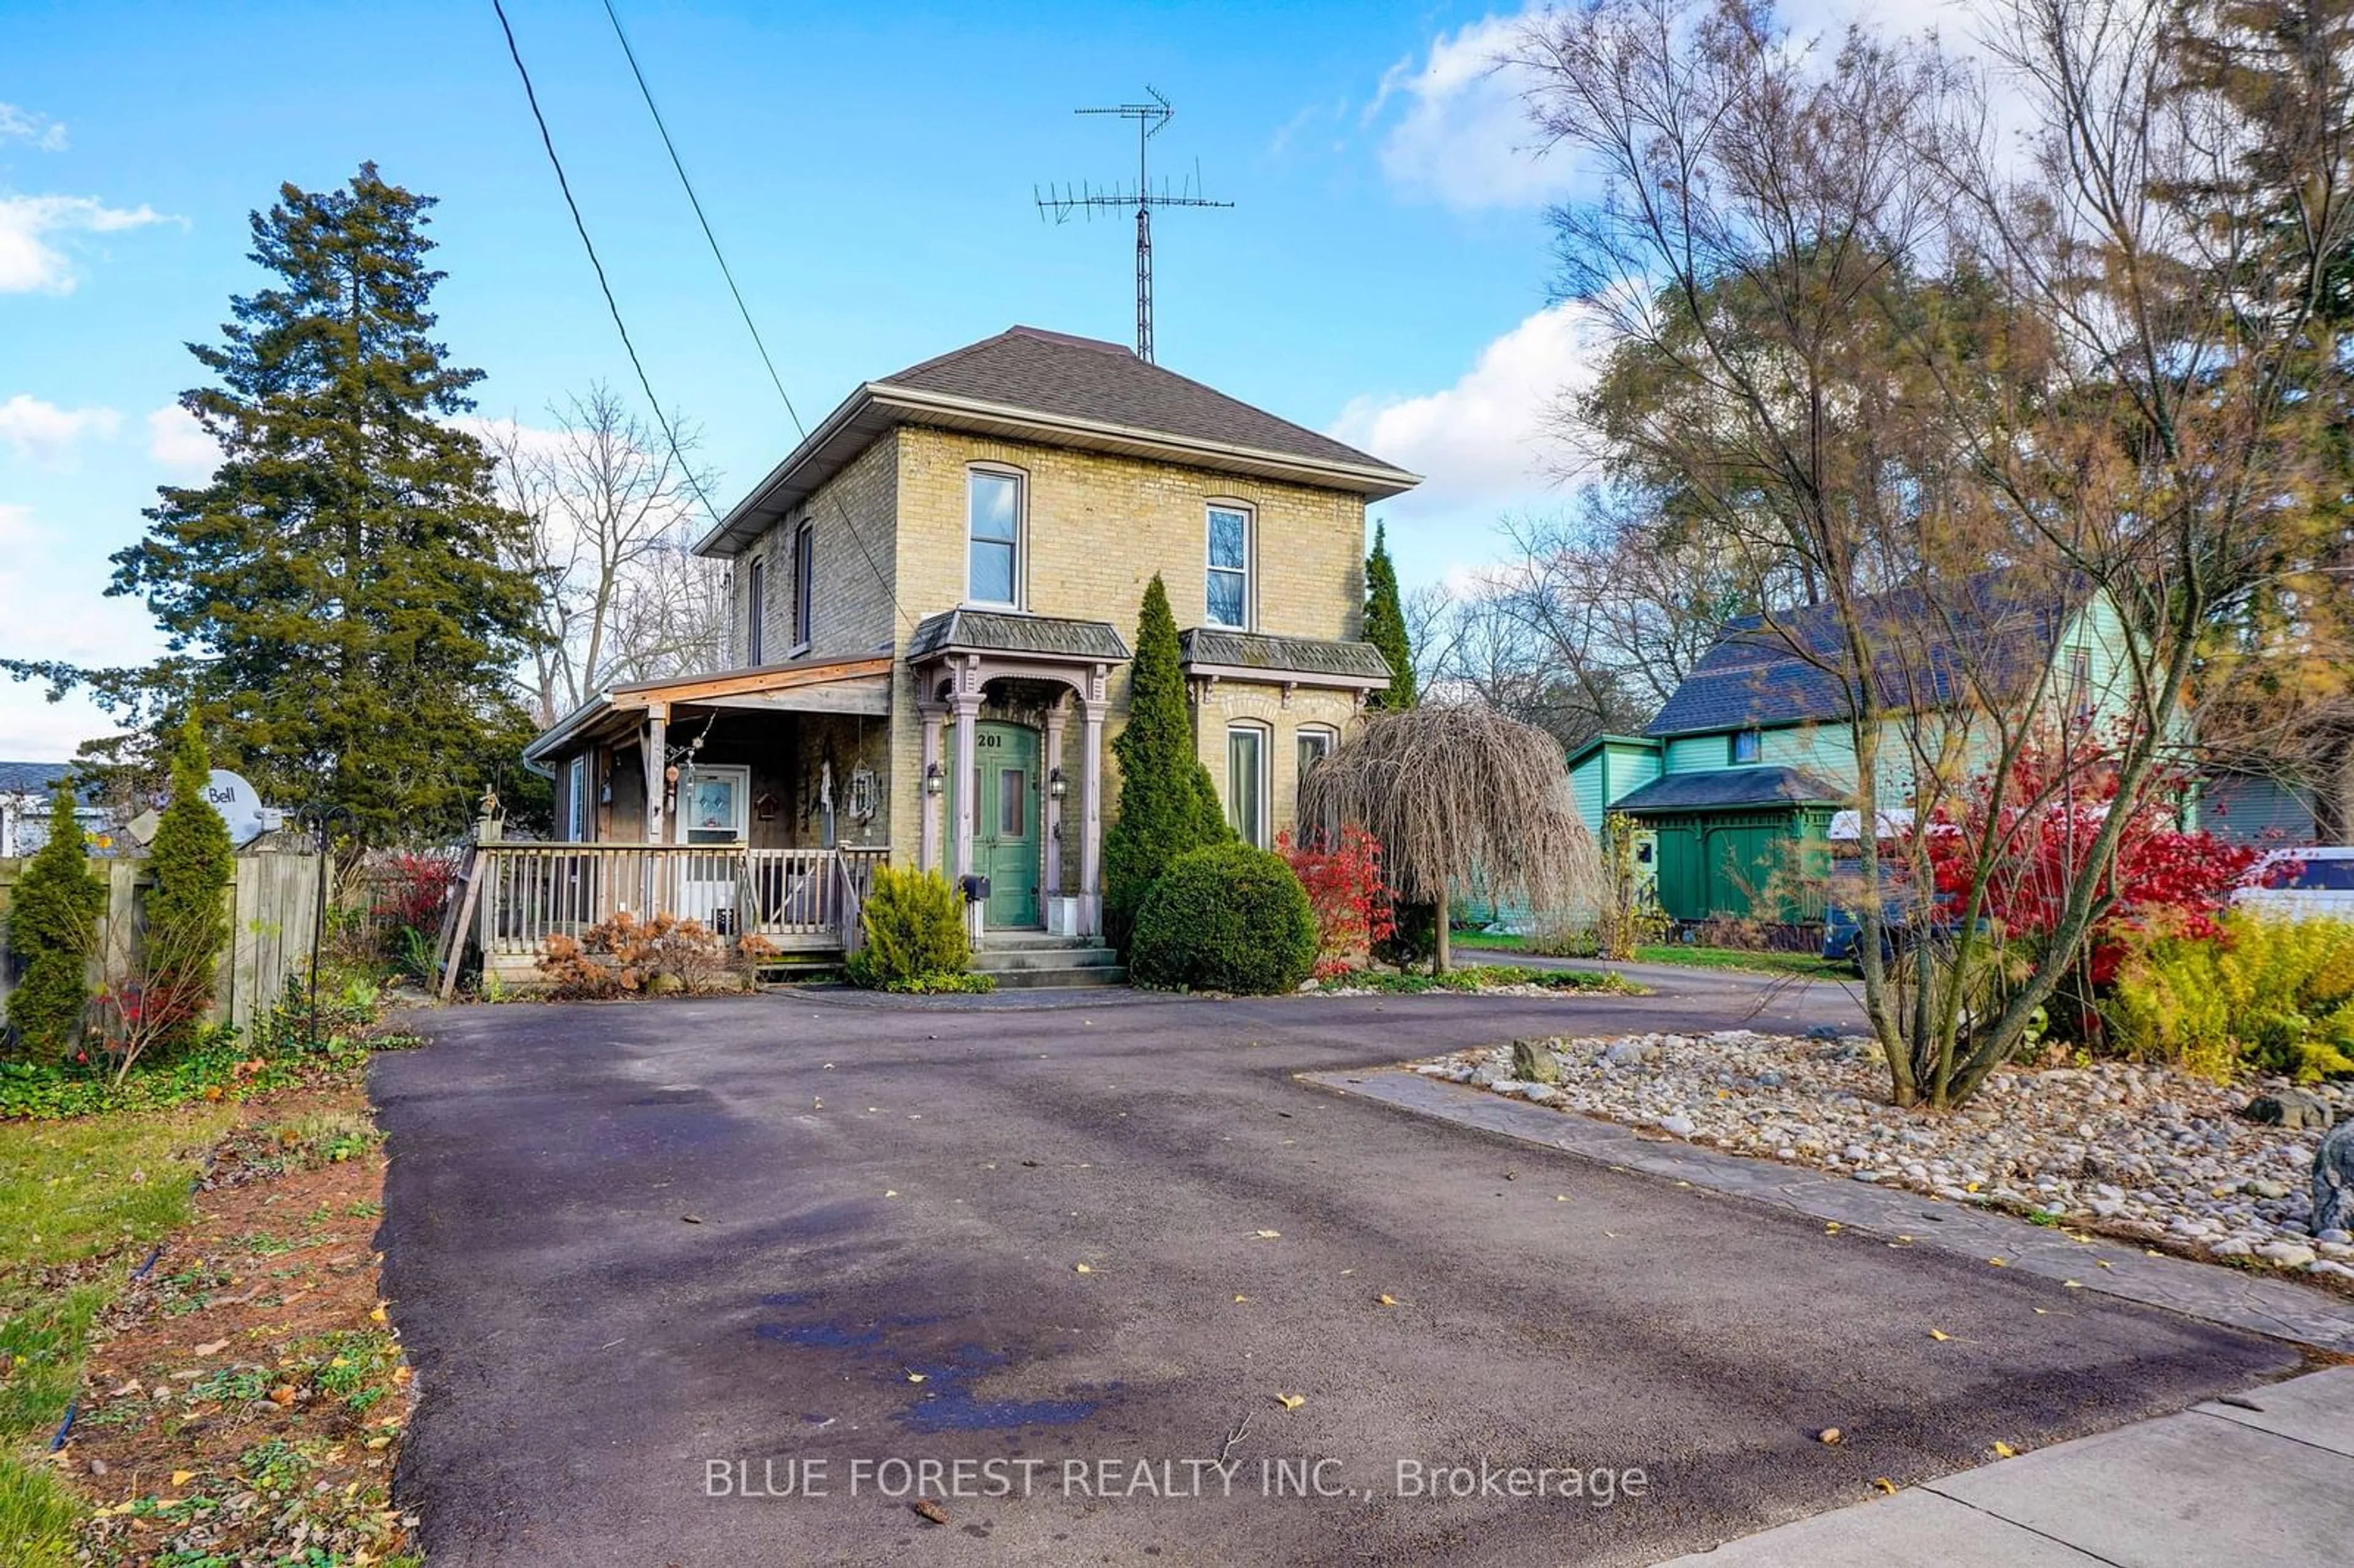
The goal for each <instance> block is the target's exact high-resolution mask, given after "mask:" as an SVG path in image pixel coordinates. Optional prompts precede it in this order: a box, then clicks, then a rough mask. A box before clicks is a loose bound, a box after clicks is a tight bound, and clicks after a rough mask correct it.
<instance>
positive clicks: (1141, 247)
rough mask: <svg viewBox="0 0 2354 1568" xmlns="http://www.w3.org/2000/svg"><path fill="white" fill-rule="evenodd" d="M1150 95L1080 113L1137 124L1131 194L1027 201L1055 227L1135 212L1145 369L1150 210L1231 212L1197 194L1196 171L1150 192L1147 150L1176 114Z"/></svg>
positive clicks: (1067, 191) (1083, 189)
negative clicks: (1075, 219) (1178, 183)
mask: <svg viewBox="0 0 2354 1568" xmlns="http://www.w3.org/2000/svg"><path fill="white" fill-rule="evenodd" d="M1145 91H1146V92H1147V93H1148V94H1150V96H1151V99H1152V101H1151V102H1150V103H1122V104H1117V105H1114V106H1113V107H1111V108H1108V109H1081V110H1077V111H1075V112H1077V113H1080V114H1116V115H1118V116H1119V118H1120V119H1122V120H1133V121H1135V122H1136V189H1135V190H1134V192H1132V193H1131V192H1129V191H1127V190H1123V189H1121V188H1120V187H1119V186H1117V185H1114V186H1112V187H1110V188H1108V189H1106V190H1097V188H1095V187H1094V186H1092V185H1078V186H1076V187H1073V186H1070V185H1065V186H1063V187H1062V189H1061V190H1059V191H1058V190H1056V189H1055V188H1054V187H1053V186H1051V185H1050V186H1048V187H1047V188H1046V189H1045V190H1044V191H1041V190H1039V189H1038V188H1037V187H1036V186H1032V187H1031V193H1030V194H1031V196H1032V197H1033V198H1034V200H1035V201H1036V202H1037V204H1038V216H1039V217H1042V218H1046V217H1051V218H1053V219H1054V220H1055V222H1056V223H1064V222H1067V221H1068V220H1069V218H1070V216H1071V215H1072V214H1073V213H1075V212H1076V213H1078V214H1080V215H1082V216H1083V217H1094V216H1095V214H1096V212H1097V209H1098V208H1102V209H1125V208H1127V207H1135V208H1136V357H1137V358H1139V359H1140V360H1142V361H1144V363H1146V364H1147V365H1150V364H1151V363H1152V209H1153V208H1154V207H1232V206H1234V205H1235V204H1234V203H1232V202H1230V201H1211V200H1208V199H1207V198H1205V197H1204V196H1201V195H1199V194H1197V193H1198V191H1199V188H1200V185H1201V175H1200V173H1199V171H1198V170H1197V171H1196V172H1195V174H1194V175H1193V178H1192V179H1190V180H1188V181H1186V183H1185V185H1184V186H1183V187H1182V189H1181V190H1179V191H1178V192H1176V193H1175V194H1173V195H1172V193H1171V192H1170V190H1169V187H1168V182H1167V181H1166V180H1165V179H1164V180H1163V181H1162V182H1161V189H1160V190H1158V191H1155V190H1154V189H1153V188H1152V182H1151V177H1150V174H1149V172H1148V170H1147V166H1146V162H1145V159H1146V146H1147V144H1148V143H1150V142H1151V140H1152V138H1153V137H1155V136H1157V135H1159V134H1160V133H1161V127H1162V126H1163V125H1166V124H1168V123H1169V122H1170V120H1171V119H1172V118H1173V117H1174V116H1175V115H1176V113H1177V111H1176V109H1175V108H1174V107H1172V105H1171V103H1170V101H1168V100H1167V99H1165V98H1163V97H1161V93H1160V90H1158V89H1156V88H1154V87H1151V86H1150V85H1148V86H1147V87H1146V88H1145Z"/></svg>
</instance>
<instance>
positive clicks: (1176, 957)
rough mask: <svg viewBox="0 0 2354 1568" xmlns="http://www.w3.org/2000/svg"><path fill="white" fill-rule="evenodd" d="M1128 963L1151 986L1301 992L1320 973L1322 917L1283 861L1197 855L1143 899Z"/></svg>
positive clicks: (1231, 851) (1241, 852)
mask: <svg viewBox="0 0 2354 1568" xmlns="http://www.w3.org/2000/svg"><path fill="white" fill-rule="evenodd" d="M1128 961H1129V974H1130V975H1131V976H1132V977H1133V978H1135V979H1136V980H1138V981H1140V983H1142V984H1145V985H1161V986H1183V987H1186V988H1187V989H1189V990H1193V991H1235V992H1237V993H1241V994H1246V995H1265V994H1267V993H1270V992H1274V991H1292V990H1296V989H1297V988H1298V987H1299V982H1300V981H1301V980H1306V979H1307V978H1308V973H1309V970H1310V969H1313V968H1314V967H1315V964H1316V911H1315V910H1314V908H1313V907H1311V906H1310V904H1309V902H1308V891H1307V889H1305V888H1303V887H1301V886H1300V885H1299V877H1297V876H1295V875H1293V874H1292V871H1291V867H1289V866H1288V865H1286V864H1285V863H1284V861H1283V857H1282V856H1281V855H1278V854H1270V853H1267V851H1265V850H1261V849H1253V848H1251V847H1250V846H1249V845H1248V844H1241V843H1224V844H1213V845H1211V846H1210V847H1209V848H1207V849H1197V850H1190V851H1188V852H1187V853H1184V854H1181V855H1179V856H1178V857H1177V858H1176V859H1175V860H1173V861H1172V862H1170V863H1169V869H1168V870H1167V871H1165V872H1162V873H1161V876H1160V879H1159V880H1158V881H1156V882H1154V883H1153V885H1152V890H1151V891H1150V893H1147V894H1146V895H1144V904H1143V906H1142V907H1141V908H1140V909H1139V910H1138V911H1137V914H1136V935H1135V937H1134V938H1133V939H1132V941H1131V942H1130V943H1129V956H1128Z"/></svg>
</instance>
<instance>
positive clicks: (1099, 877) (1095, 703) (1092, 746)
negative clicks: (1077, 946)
mask: <svg viewBox="0 0 2354 1568" xmlns="http://www.w3.org/2000/svg"><path fill="white" fill-rule="evenodd" d="M1109 672H1110V667H1109V666H1108V665H1104V664H1098V665H1097V666H1096V667H1095V673H1094V674H1093V675H1092V676H1091V677H1090V678H1089V680H1088V682H1087V694H1086V695H1085V696H1083V697H1082V698H1081V699H1080V701H1079V723H1080V732H1079V930H1080V932H1081V934H1082V935H1084V936H1088V937H1101V936H1102V935H1103V930H1104V920H1103V748H1104V735H1103V731H1104V710H1105V709H1106V708H1107V707H1108V706H1109V703H1108V702H1107V701H1106V695H1107V694H1106V692H1105V686H1106V684H1107V683H1108V675H1109Z"/></svg>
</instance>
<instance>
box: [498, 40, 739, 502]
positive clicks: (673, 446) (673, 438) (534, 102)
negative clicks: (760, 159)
mask: <svg viewBox="0 0 2354 1568" xmlns="http://www.w3.org/2000/svg"><path fill="white" fill-rule="evenodd" d="M491 9H492V10H493V11H495V12H497V13H498V16H499V30H500V31H501V32H503V33H504V34H505V35H506V37H507V58H509V59H512V60H513V61H514V68H515V74H516V75H517V76H519V77H521V78H522V79H523V95H524V99H525V101H526V102H528V103H529V104H530V105H531V117H532V119H533V120H534V121H535V122H537V124H538V126H539V144H540V145H541V146H543V147H545V148H546V149H547V162H548V164H549V166H550V167H552V168H554V169H555V171H556V185H557V189H559V190H561V191H562V192H563V193H564V205H565V207H567V209H569V210H570V212H571V214H572V228H573V231H574V232H575V233H577V234H578V235H579V236H580V247H581V249H584V250H586V251H588V265H589V266H590V267H591V268H593V269H595V270H596V273H597V287H598V289H599V290H600V291H602V292H603V293H604V296H605V309H606V310H607V311H609V312H610V313H612V317H613V330H614V331H616V332H618V333H620V334H621V347H622V348H623V349H625V350H626V351H628V354H629V355H630V366H631V369H633V370H635V371H636V372H637V373H638V389H639V390H640V391H642V392H643V393H644V394H645V395H646V402H647V404H648V405H649V406H650V407H651V408H652V409H653V413H654V423H655V424H656V425H658V426H660V427H661V429H662V433H663V440H665V441H668V442H669V443H670V455H671V457H672V458H673V460H674V461H676V462H677V463H678V468H679V472H680V473H681V474H683V475H684V476H685V479H686V483H687V488H688V489H690V490H692V491H694V492H695V499H696V500H697V501H700V502H702V503H703V510H704V511H705V513H707V514H710V517H711V521H712V522H713V524H717V523H718V522H719V509H718V508H717V507H716V506H714V505H712V504H711V497H710V496H708V495H706V494H705V493H704V490H703V482H702V481H701V480H700V479H697V478H696V477H695V468H694V465H693V464H691V463H689V462H688V461H686V454H685V453H684V452H683V451H681V450H679V444H678V432H677V431H675V430H673V429H671V424H670V418H669V417H668V416H667V415H665V414H664V413H663V407H662V399H660V398H659V397H655V396H654V387H653V383H652V380H650V379H648V377H647V376H646V366H645V362H644V361H642V360H641V359H640V358H639V357H638V345H637V344H634V343H631V341H630V327H629V323H627V322H624V321H623V320H622V319H621V307H620V302H617V301H616V300H615V299H614V298H613V285H612V284H611V283H610V281H607V279H606V277H605V263H604V262H602V261H600V260H598V257H597V245H596V242H595V241H594V240H592V239H590V238H588V224H587V223H586V222H585V221H583V220H582V218H581V217H580V204H579V203H578V202H577V201H575V200H574V199H573V198H572V182H571V181H570V180H568V179H566V178H565V177H564V160H563V159H561V158H559V157H557V155H556V139H555V138H554V137H552V136H550V135H549V134H548V131H547V116H546V115H545V114H543V113H541V112H540V109H539V94H538V93H537V92H536V91H535V90H533V88H532V85H531V72H530V71H529V70H528V69H525V65H524V63H523V51H522V50H521V49H520V48H516V47H515V36H514V24H513V23H511V22H509V21H508V20H507V8H506V6H505V5H504V3H503V0H491Z"/></svg>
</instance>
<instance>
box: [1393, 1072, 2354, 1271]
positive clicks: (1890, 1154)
mask: <svg viewBox="0 0 2354 1568" xmlns="http://www.w3.org/2000/svg"><path fill="white" fill-rule="evenodd" d="M1526 1044H1530V1045H1532V1046H1533V1047H1535V1048H1537V1049H1538V1050H1539V1051H1541V1052H1542V1053H1543V1054H1544V1055H1545V1056H1548V1057H1550V1058H1551V1060H1552V1062H1553V1065H1554V1067H1555V1069H1556V1074H1557V1077H1556V1081H1555V1082H1553V1083H1551V1084H1545V1083H1539V1082H1531V1081H1525V1080H1523V1079H1522V1078H1520V1077H1517V1076H1515V1072H1514V1065H1513V1048H1512V1045H1511V1044H1510V1043H1506V1044H1501V1045H1496V1046H1487V1047H1481V1048H1479V1049H1476V1050H1469V1051H1458V1052H1454V1053H1452V1054H1448V1055H1445V1056H1440V1057H1437V1058H1434V1059H1432V1060H1429V1061H1426V1062H1422V1063H1419V1064H1416V1067H1415V1070H1416V1072H1419V1073H1422V1074H1425V1075H1428V1076H1431V1077H1437V1078H1446V1079H1450V1080H1452V1081H1454V1082H1457V1083H1463V1084H1470V1085H1473V1086H1478V1087H1481V1088H1486V1089H1488V1090H1490V1091H1491V1092H1493V1093H1496V1094H1500V1095H1507V1096H1511V1097H1515V1098H1521V1099H1526V1100H1530V1101H1532V1102H1533V1103H1535V1104H1538V1105H1546V1106H1552V1107H1555V1108H1557V1109H1561V1110H1571V1111H1582V1112H1584V1113H1585V1114H1587V1115H1589V1116H1598V1117H1603V1118H1608V1119H1609V1120H1612V1121H1616V1122H1622V1123H1624V1124H1626V1125H1628V1126H1630V1127H1637V1128H1646V1129H1648V1130H1650V1131H1653V1132H1657V1133H1660V1134H1663V1135H1665V1136H1667V1137H1670V1138H1678V1139H1684V1140H1686V1141H1688V1142H1691V1143H1695V1144H1700V1145H1703V1146H1706V1147H1710V1148H1714V1149H1720V1150H1725V1151H1726V1152H1728V1153H1733V1154H1741V1155H1747V1156H1750V1157H1753V1158H1763V1159H1767V1160H1787V1161H1789V1162H1792V1163H1795V1164H1805V1165H1811V1166H1816V1167H1819V1169H1822V1170H1824V1171H1832V1172H1836V1173H1840V1174H1844V1175H1847V1176H1850V1177H1851V1178H1853V1179H1854V1180H1856V1181H1871V1182H1877V1183H1881V1184H1882V1185H1888V1186H1897V1187H1904V1188H1909V1189H1912V1190H1913V1191H1915V1192H1925V1193H1928V1194H1930V1195H1931V1196H1934V1197H1937V1198H1942V1199H1945V1200H1946V1201H1947V1202H1957V1203H1961V1202H1974V1203H1985V1204H1990V1205H1993V1206H1996V1207H1999V1208H2003V1209H2008V1210H2011V1211H2014V1212H2017V1213H2040V1214H2044V1215H2049V1216H2051V1218H2052V1220H2053V1221H2058V1222H2065V1223H2066V1224H2071V1225H2075V1226H2079V1227H2082V1228H2087V1229H2092V1230H2096V1231H2099V1232H2102V1233H2104V1234H2110V1235H2117V1236H2125V1237H2129V1238H2131V1239H2134V1240H2137V1241H2140V1242H2143V1243H2145V1244H2147V1245H2151V1246H2158V1247H2164V1248H2167V1249H2168V1250H2172V1251H2178V1252H2183V1253H2188V1254H2190V1255H2193V1256H2200V1257H2207V1258H2211V1259H2219V1260H2221V1259H2238V1260H2241V1261H2243V1263H2248V1264H2254V1265H2262V1266H2271V1267H2274V1268H2280V1269H2292V1270H2296V1271H2299V1272H2302V1273H2306V1274H2309V1275H2312V1276H2315V1277H2317V1281H2326V1282H2327V1283H2328V1284H2330V1285H2332V1286H2335V1287H2338V1288H2340V1289H2349V1288H2354V1235H2349V1234H2347V1233H2345V1232H2343V1231H2324V1232H2323V1233H2321V1234H2319V1235H2315V1234H2312V1232H2311V1231H2310V1229H2309V1228H2308V1225H2307V1221H2308V1220H2309V1218H2310V1217H2311V1213H2312V1193H2311V1174H2312V1171H2313V1157H2314V1151H2315V1150H2317V1148H2318V1147H2319V1146H2320V1143H2321V1139H2322V1130H2321V1129H2320V1128H2285V1127H2266V1126H2259V1125H2257V1124H2255V1123H2253V1122H2250V1121H2248V1120H2246V1119H2244V1118H2243V1117H2242V1116H2241V1115H2240V1112H2241V1110H2242V1108H2243V1107H2245V1106H2246V1105H2247V1103H2248V1101H2249V1099H2250V1097H2252V1096H2253V1095H2255V1094H2257V1093H2270V1092H2274V1091H2277V1090H2280V1089H2284V1088H2286V1087H2287V1085H2286V1084H2285V1083H2282V1082H2277V1081H2271V1080H2266V1081H2263V1082H2260V1083H2255V1084H2250V1085H2241V1086H2233V1087H2230V1088H2226V1087H2224V1086H2221V1085H2218V1084H2212V1083H2210V1082H2208V1081H2206V1080H2205V1079H2202V1078H2195V1077H2190V1076H2189V1075H2184V1074H2181V1073H2177V1072H2174V1071H2171V1070H2169V1069H2168V1068H2164V1067H2153V1066H2139V1065H2130V1064H2126V1063H2114V1062H2105V1063H2101V1064H2098V1065H2094V1066H2090V1067H2046V1068H2013V1069H2009V1070H2005V1071H2001V1072H1998V1073H1996V1074H1994V1075H1992V1076H1990V1077H1989V1078H1988V1080H1987V1082H1986V1084H1985V1086H1983V1087H1982V1088H1980V1089H1979V1091H1978V1095H1977V1096H1976V1097H1974V1098H1972V1099H1971V1100H1970V1102H1969V1103H1968V1104H1967V1105H1965V1106H1964V1107H1962V1108H1961V1109H1959V1110H1957V1111H1951V1112H1933V1111H1918V1112H1914V1111H1905V1110H1901V1109H1899V1108H1898V1107H1895V1106H1893V1105H1892V1104H1891V1103H1890V1102H1889V1098H1888V1072H1887V1068H1886V1066H1885V1065H1884V1064H1883V1063H1882V1058H1881V1055H1880V1050H1879V1047H1878V1045H1877V1044H1875V1043H1874V1042H1872V1040H1870V1039H1869V1038H1866V1037H1863V1036H1860V1035H1849V1036H1845V1037H1842V1038H1839V1039H1829V1040H1825V1039H1806V1040H1800V1039H1794V1038H1791V1037H1789V1036H1787V1035H1775V1034H1759V1033H1752V1032H1750V1031H1747V1030H1732V1031H1727V1032H1724V1033H1715V1034H1699V1035H1693V1034H1629V1035H1616V1036H1611V1037H1608V1038H1603V1039H1580V1038H1561V1039H1553V1040H1544V1041H1532V1042H1527V1043H1526ZM1540 1075H1542V1069H1540ZM2306 1092H2308V1093H2312V1094H2317V1095H2319V1096H2320V1097H2322V1098H2323V1099H2325V1100H2327V1102H2329V1105H2330V1108H2331V1110H2332V1112H2333V1114H2334V1116H2335V1117H2337V1118H2345V1117H2346V1116H2348V1115H2349V1113H2354V1091H2349V1087H2348V1086H2343V1085H2327V1086H2320V1087H2318V1088H2314V1087H2310V1086H2308V1088H2307V1091H2306Z"/></svg>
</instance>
